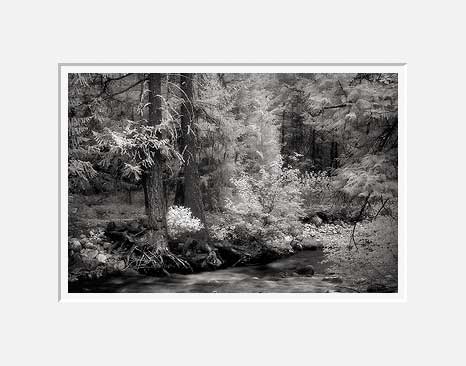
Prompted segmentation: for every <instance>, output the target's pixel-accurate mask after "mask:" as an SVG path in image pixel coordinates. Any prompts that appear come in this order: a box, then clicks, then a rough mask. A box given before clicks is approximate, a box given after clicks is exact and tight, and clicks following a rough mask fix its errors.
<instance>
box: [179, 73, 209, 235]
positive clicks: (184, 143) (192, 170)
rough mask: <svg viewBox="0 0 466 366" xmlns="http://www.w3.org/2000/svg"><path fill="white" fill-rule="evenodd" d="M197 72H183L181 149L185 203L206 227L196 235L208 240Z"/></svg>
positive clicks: (181, 81)
mask: <svg viewBox="0 0 466 366" xmlns="http://www.w3.org/2000/svg"><path fill="white" fill-rule="evenodd" d="M194 76H195V74H181V79H180V83H181V90H182V91H183V104H182V106H181V135H182V136H181V151H183V158H184V161H185V163H184V184H183V188H184V203H185V206H186V207H189V208H190V209H191V213H192V215H193V216H194V217H196V218H198V219H199V220H201V222H202V224H203V225H204V229H203V230H201V231H200V232H198V234H197V235H196V236H197V237H198V238H199V239H203V240H206V239H207V238H208V231H207V226H206V221H205V214H204V204H203V202H202V193H201V187H200V177H199V171H198V151H197V146H196V135H195V131H194V130H195V126H194V121H195V118H196V116H195V110H194V105H193V93H194V91H193V78H194Z"/></svg>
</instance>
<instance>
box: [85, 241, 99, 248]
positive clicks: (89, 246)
mask: <svg viewBox="0 0 466 366" xmlns="http://www.w3.org/2000/svg"><path fill="white" fill-rule="evenodd" d="M83 246H84V248H86V249H97V246H96V245H95V244H93V243H91V242H90V241H85V242H84V243H83Z"/></svg>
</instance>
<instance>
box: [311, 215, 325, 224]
mask: <svg viewBox="0 0 466 366" xmlns="http://www.w3.org/2000/svg"><path fill="white" fill-rule="evenodd" d="M311 222H312V223H313V224H314V225H315V226H317V227H319V226H321V225H322V223H323V220H322V219H321V218H320V217H319V216H317V215H314V216H312V217H311Z"/></svg>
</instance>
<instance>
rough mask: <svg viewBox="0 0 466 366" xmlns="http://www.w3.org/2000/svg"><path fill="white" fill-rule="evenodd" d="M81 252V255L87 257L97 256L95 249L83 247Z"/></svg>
mask: <svg viewBox="0 0 466 366" xmlns="http://www.w3.org/2000/svg"><path fill="white" fill-rule="evenodd" d="M81 254H82V256H83V257H86V258H88V259H93V258H95V257H97V255H98V254H99V252H98V251H97V250H95V249H84V250H82V251H81Z"/></svg>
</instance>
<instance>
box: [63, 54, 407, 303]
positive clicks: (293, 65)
mask: <svg viewBox="0 0 466 366" xmlns="http://www.w3.org/2000/svg"><path fill="white" fill-rule="evenodd" d="M79 72H86V73H88V72H92V73H101V72H105V73H110V72H115V73H123V72H138V73H147V72H155V73H167V72H170V73H179V72H193V73H210V72H225V73H228V72H239V73H241V72H251V73H277V72H281V73H289V72H294V73H296V72H300V73H323V72H325V73H357V72H366V73H371V72H378V73H380V72H391V73H397V74H398V113H399V115H398V123H399V134H398V140H399V141H398V142H399V143H398V161H399V165H398V173H399V174H398V177H399V179H398V196H399V197H398V198H399V199H398V205H399V210H398V212H399V216H398V292H397V293H388V294H386V293H247V294H246V293H244V294H242V293H240V294H236V293H235V294H233V293H231V294H230V293H214V294H209V293H109V294H100V293H90V294H88V293H79V294H77V293H68V256H67V252H68V251H67V249H66V246H67V243H68V176H67V166H68V155H67V146H68V141H67V139H68V133H67V132H68V116H67V110H68V83H67V80H68V73H79ZM406 78H407V64H406V63H404V62H386V63H380V62H374V63H367V62H365V63H363V62H362V63H351V62H348V63H340V62H339V63H331V62H328V63H325V62H321V63H306V62H282V63H267V62H264V63H261V62H257V63H251V62H248V63H176V62H173V63H59V64H58V88H59V90H58V92H59V118H58V129H59V200H58V201H59V240H58V261H59V263H58V266H59V283H58V301H59V302H405V301H407V243H406V238H407V236H406V229H407V227H406V220H407V200H406V189H407V174H406V173H407V165H406V161H407V156H406V154H407V145H406V139H407V109H406V98H407V90H406V87H407V79H406Z"/></svg>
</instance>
